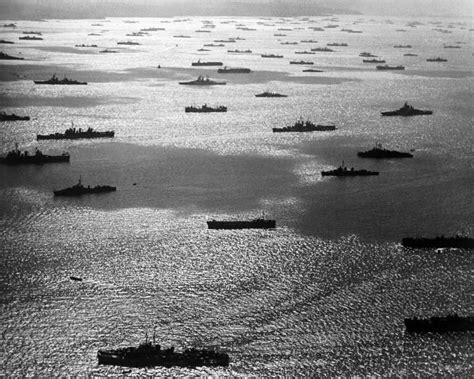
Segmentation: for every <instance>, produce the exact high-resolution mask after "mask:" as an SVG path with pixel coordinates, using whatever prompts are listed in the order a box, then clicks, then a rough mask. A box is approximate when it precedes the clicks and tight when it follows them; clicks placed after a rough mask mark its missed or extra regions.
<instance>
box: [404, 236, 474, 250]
mask: <svg viewBox="0 0 474 379" xmlns="http://www.w3.org/2000/svg"><path fill="white" fill-rule="evenodd" d="M402 245H403V246H405V247H412V248H434V249H438V248H446V247H452V248H459V249H473V248H474V239H473V238H469V237H462V236H456V237H445V236H437V237H434V238H411V237H407V238H403V239H402Z"/></svg>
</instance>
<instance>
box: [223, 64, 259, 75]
mask: <svg viewBox="0 0 474 379" xmlns="http://www.w3.org/2000/svg"><path fill="white" fill-rule="evenodd" d="M217 72H218V73H219V74H249V73H251V72H252V70H251V69H249V68H244V67H234V68H232V67H227V66H224V68H219V69H218V70H217Z"/></svg>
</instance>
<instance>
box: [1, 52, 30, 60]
mask: <svg viewBox="0 0 474 379" xmlns="http://www.w3.org/2000/svg"><path fill="white" fill-rule="evenodd" d="M23 59H25V58H20V57H14V56H11V55H8V54H6V53H4V52H3V51H0V60H16V61H22V60H23Z"/></svg>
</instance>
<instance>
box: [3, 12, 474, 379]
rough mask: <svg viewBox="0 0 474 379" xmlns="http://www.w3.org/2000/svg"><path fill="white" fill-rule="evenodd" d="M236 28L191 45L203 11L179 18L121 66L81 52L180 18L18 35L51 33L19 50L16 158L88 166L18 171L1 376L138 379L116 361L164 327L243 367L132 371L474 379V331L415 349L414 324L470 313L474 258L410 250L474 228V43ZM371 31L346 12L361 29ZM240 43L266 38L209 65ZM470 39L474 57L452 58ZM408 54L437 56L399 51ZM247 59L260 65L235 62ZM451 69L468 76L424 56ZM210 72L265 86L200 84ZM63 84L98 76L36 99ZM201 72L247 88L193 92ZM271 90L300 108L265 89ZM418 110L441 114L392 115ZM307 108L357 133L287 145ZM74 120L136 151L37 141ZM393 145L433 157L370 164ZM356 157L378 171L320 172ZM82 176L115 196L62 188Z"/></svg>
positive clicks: (9, 139)
mask: <svg viewBox="0 0 474 379" xmlns="http://www.w3.org/2000/svg"><path fill="white" fill-rule="evenodd" d="M223 20H225V19H216V20H215V24H216V25H217V27H216V29H215V30H214V31H213V32H212V36H207V35H205V36H204V35H199V36H198V35H197V34H201V33H197V34H196V36H194V35H193V38H191V39H190V40H189V41H184V40H179V41H177V40H176V39H174V38H173V37H172V36H173V35H177V34H186V33H190V34H192V31H194V30H195V29H197V28H198V27H199V25H200V24H201V23H200V20H199V19H191V20H190V21H188V22H187V23H176V24H170V25H169V24H166V25H167V30H166V31H165V32H164V33H163V32H162V34H153V35H152V36H149V37H142V38H143V40H140V41H141V42H142V45H140V46H139V47H136V48H135V47H132V48H127V49H119V53H117V54H113V56H112V55H107V56H104V55H102V54H98V53H97V51H95V50H93V49H92V50H88V51H86V53H84V51H82V50H81V53H80V54H76V50H78V49H73V48H72V46H74V45H75V44H80V43H98V44H99V45H100V47H101V48H105V47H108V48H115V43H116V41H118V40H123V39H126V38H125V37H124V35H125V33H126V32H130V31H136V30H135V29H134V30H129V29H127V28H136V29H137V30H138V29H139V28H142V27H151V26H156V25H159V24H160V21H161V20H159V19H141V20H139V24H126V23H123V21H122V20H121V19H111V22H110V23H107V25H106V24H104V25H106V26H104V27H103V29H108V30H109V31H107V32H104V33H103V35H102V36H99V37H91V36H87V34H88V33H90V32H92V31H95V29H97V28H96V27H92V26H90V24H91V23H93V22H92V21H91V20H82V21H55V20H51V21H48V22H47V23H35V22H32V21H22V22H19V23H18V26H19V27H18V29H17V31H11V30H2V31H1V34H2V38H3V39H7V40H8V39H10V40H17V37H18V35H19V34H18V33H19V31H18V30H20V29H21V30H23V29H24V30H41V31H43V34H44V35H45V40H44V41H40V42H41V45H39V44H38V43H37V42H34V41H33V42H29V43H25V42H22V43H21V44H20V43H18V44H15V45H11V46H10V45H9V46H8V48H5V52H7V53H9V54H10V53H11V54H12V55H14V54H19V53H20V52H21V54H22V55H24V56H25V57H28V58H30V60H25V61H22V62H14V63H11V62H8V61H3V62H2V63H1V64H2V70H1V74H0V78H1V80H2V82H1V84H0V86H1V87H0V88H1V91H0V92H1V93H0V100H1V104H2V109H5V110H6V111H8V112H15V113H17V114H21V115H23V114H25V115H30V116H31V117H32V120H31V121H29V122H16V123H13V122H8V123H2V128H1V129H0V141H1V145H0V147H1V151H2V153H3V154H4V153H6V152H7V151H9V150H11V149H12V148H13V146H14V143H15V142H17V143H19V145H20V147H21V148H24V149H30V151H32V150H33V149H34V147H39V148H40V149H41V150H43V151H44V152H46V153H58V152H61V151H63V150H66V151H69V152H70V154H71V163H70V164H54V165H45V166H35V167H32V166H31V167H28V166H25V167H8V166H3V165H2V167H0V249H1V260H2V275H1V278H0V286H1V293H2V297H1V300H2V312H1V316H0V317H1V321H2V337H3V346H4V352H3V357H2V360H3V365H2V371H1V374H2V375H4V376H14V377H24V376H65V375H120V374H121V373H122V370H123V369H122V368H118V367H106V366H104V367H102V366H101V367H99V366H98V365H97V358H96V353H97V350H98V349H100V348H106V347H117V346H127V345H135V344H137V343H139V342H140V341H142V340H143V339H144V336H145V333H146V332H148V334H149V335H151V334H152V333H153V330H154V329H155V328H156V333H157V338H158V340H159V341H160V343H161V345H162V346H171V345H174V346H176V347H177V348H185V347H189V346H198V347H216V348H218V349H221V350H223V351H226V352H228V353H229V355H230V357H231V365H230V367H229V368H225V369H215V368H212V369H211V368H200V369H197V370H183V369H160V368H155V369H133V370H132V372H131V374H132V375H142V376H146V375H149V376H152V375H158V376H165V375H166V376H183V375H215V376H217V375H235V376H281V375H288V376H321V377H323V376H349V375H355V376H384V377H385V376H443V377H444V376H453V377H470V376H472V373H473V372H472V371H473V370H472V361H473V357H472V351H473V350H472V335H470V334H467V335H464V334H461V335H459V334H458V335H446V336H433V335H427V336H410V335H407V334H405V333H404V326H403V319H404V318H405V317H413V316H430V315H434V314H448V313H453V312H457V313H458V314H460V315H468V314H472V312H473V309H474V304H473V302H472V274H473V258H472V255H471V254H470V253H469V252H466V251H458V250H443V251H433V250H427V251H420V250H410V249H404V248H402V247H401V246H400V245H399V241H400V239H401V238H402V237H404V236H408V235H427V236H434V235H437V234H443V233H444V234H446V235H448V234H449V235H452V234H456V233H471V234H472V231H473V222H472V220H473V219H474V218H473V216H474V207H473V205H472V204H473V203H472V188H473V184H474V171H473V159H472V158H473V151H472V142H473V133H472V131H473V123H472V120H473V108H472V104H473V103H472V97H473V96H472V95H473V87H472V83H473V82H472V36H471V34H472V33H470V32H469V31H468V30H467V29H465V27H464V26H463V25H462V24H459V25H457V26H456V27H455V28H453V29H452V33H451V34H440V33H437V32H435V31H433V30H432V28H433V26H432V25H431V24H429V22H430V21H432V20H428V19H426V20H422V21H423V22H424V25H422V26H418V27H417V28H414V29H410V30H409V31H408V32H407V33H403V36H402V34H400V33H397V32H396V29H398V28H400V27H403V26H404V25H405V24H406V23H407V22H408V21H410V20H409V19H397V20H395V22H396V23H395V24H394V25H388V24H386V23H385V20H384V19H377V20H375V21H368V20H366V22H365V23H364V24H363V25H357V29H363V31H364V33H363V34H361V35H351V34H346V33H343V32H341V31H340V30H339V29H336V30H329V29H328V30H327V31H326V32H324V34H321V33H320V34H316V33H314V32H312V31H309V30H308V29H307V28H306V27H307V26H314V25H316V24H317V23H322V22H323V21H322V20H321V19H319V18H314V20H315V21H316V23H311V25H309V24H308V25H307V24H306V23H305V22H303V21H301V24H300V26H301V27H304V28H305V29H303V30H297V29H294V30H293V31H291V32H288V37H286V38H285V39H284V40H288V41H299V40H301V39H308V38H315V39H318V40H320V43H319V44H316V45H315V46H310V45H308V46H303V44H300V45H299V46H291V45H290V46H287V45H285V46H282V45H280V42H279V41H276V37H273V33H274V32H275V31H276V29H277V27H278V26H277V25H279V26H280V27H281V25H280V24H275V26H274V27H270V26H268V27H261V26H257V25H258V24H256V23H257V22H258V20H257V19H245V20H238V21H241V22H244V23H246V24H248V25H249V26H256V27H257V28H259V30H258V31H257V32H247V33H246V34H245V35H243V34H242V33H243V32H242V31H236V30H235V28H234V26H233V25H232V24H231V25H229V24H220V22H221V21H223ZM274 21H275V22H276V21H277V20H276V19H275V20H274ZM353 21H354V20H353V19H352V18H351V17H350V16H346V17H341V19H340V25H341V28H342V27H344V26H348V27H350V25H352V22H353ZM451 21H452V20H443V22H446V23H448V22H451ZM461 21H463V20H461ZM464 21H465V20H464ZM238 32H239V33H238ZM157 33H158V32H157ZM202 34H207V33H202ZM239 34H240V35H243V36H244V37H246V38H247V39H246V40H242V41H239V42H238V43H237V44H232V45H231V44H229V45H228V46H226V47H225V48H220V49H213V51H211V52H209V53H205V55H203V54H199V53H197V52H196V50H197V49H198V48H200V47H201V46H202V44H204V43H209V42H210V41H212V40H213V39H221V38H227V37H229V36H237V35H239ZM455 41H461V42H465V43H463V44H461V46H462V48H461V49H443V47H442V46H443V44H453V43H454V42H455ZM330 42H347V43H348V44H349V46H348V47H347V48H337V51H336V52H335V53H332V54H319V55H314V56H313V55H308V57H306V56H305V60H306V58H308V59H309V60H313V61H314V62H315V66H317V67H318V68H322V69H323V70H324V71H325V72H324V73H322V74H312V73H308V74H306V73H302V72H301V69H302V67H294V65H291V66H290V65H289V64H288V60H290V59H291V60H293V59H295V57H296V58H297V59H300V57H301V56H293V55H292V54H293V53H294V51H299V50H305V49H309V48H310V47H316V46H324V45H325V44H326V43H330ZM404 43H411V44H412V45H413V46H414V49H413V50H414V51H415V52H416V53H418V54H419V57H414V58H409V57H403V53H405V52H406V51H398V49H393V45H395V44H404ZM176 44H178V46H176ZM234 45H236V46H234ZM227 48H229V49H235V48H238V49H246V48H251V49H252V50H254V54H252V55H249V56H235V55H229V54H227V53H226V50H227ZM362 51H372V52H374V53H376V54H379V55H381V56H384V57H385V58H387V60H388V61H389V63H393V64H402V63H403V64H405V65H406V66H407V70H406V72H403V73H391V72H383V73H382V72H377V71H375V70H374V68H373V67H367V65H364V64H363V63H362V62H361V59H362V58H360V57H358V54H359V53H360V52H362ZM268 52H273V53H283V54H284V55H285V59H284V60H283V61H282V60H274V61H273V60H270V62H268V61H267V60H262V59H261V58H260V55H259V54H260V53H268ZM438 55H442V56H446V57H448V58H449V59H448V62H447V63H445V64H443V65H442V66H441V65H439V64H438V65H435V66H433V65H432V64H429V63H428V62H426V58H429V57H432V56H438ZM199 58H201V59H202V60H224V61H225V63H226V64H228V65H229V66H239V67H249V68H252V69H253V70H254V71H255V72H254V73H252V74H251V75H250V76H245V77H241V76H238V75H232V76H218V75H217V74H215V71H214V70H209V69H208V70H197V69H196V70H192V69H191V68H190V65H191V62H192V61H196V60H197V59H199ZM409 59H411V60H409ZM5 62H7V63H5ZM157 64H161V66H162V67H163V68H162V69H160V70H158V69H156V66H157ZM54 72H56V73H57V74H58V75H59V76H60V77H61V76H62V75H63V74H67V75H68V77H72V78H73V79H77V80H87V81H89V84H88V85H87V86H78V87H76V86H65V87H63V88H57V87H56V86H54V87H53V86H34V85H33V83H32V80H33V79H46V78H48V77H49V76H51V75H52V73H54ZM203 72H204V73H208V74H209V75H210V76H211V77H213V78H218V79H221V80H227V81H228V84H227V85H226V86H219V88H217V87H216V88H187V87H184V86H179V85H178V84H177V82H178V81H179V80H182V79H191V78H195V77H196V76H197V75H198V74H199V73H203ZM315 75H318V76H315ZM268 89H269V90H274V91H278V92H283V93H286V94H288V95H289V97H288V98H284V99H259V98H255V97H254V94H256V93H259V92H263V91H265V90H268ZM404 101H408V102H409V103H412V104H413V105H415V106H416V107H417V108H421V109H433V110H434V114H433V115H432V116H425V117H414V118H407V119H400V118H387V119H386V118H383V119H382V118H381V117H380V113H379V112H380V111H383V110H390V109H397V108H399V107H400V106H401V105H402V104H403V102H404ZM201 103H208V104H211V105H215V104H223V105H226V106H228V108H229V111H228V112H227V113H225V114H185V113H184V110H183V108H184V106H186V105H191V104H197V105H200V104H201ZM300 116H302V117H304V118H309V119H311V120H313V121H315V122H317V123H326V122H334V123H335V124H336V126H337V127H338V130H336V131H335V132H331V133H320V134H315V133H312V134H297V135H291V134H288V135H273V134H272V133H271V128H272V127H281V126H284V125H288V124H292V123H293V122H294V121H295V120H296V118H298V117H300ZM71 121H73V122H74V124H75V125H76V126H77V127H83V128H86V127H89V126H92V127H94V128H96V129H99V130H115V132H116V138H114V139H113V140H102V141H87V140H84V141H82V140H81V141H41V142H36V140H35V135H36V134H37V133H41V134H43V133H52V132H56V131H63V130H64V129H65V128H67V127H69V125H70V122H71ZM375 142H381V143H383V144H384V145H385V146H387V147H390V148H397V149H400V150H404V151H407V150H411V149H413V150H414V155H415V158H414V159H408V160H397V161H377V162H375V161H372V160H364V159H360V158H357V155H356V153H357V152H358V151H362V150H368V149H370V148H371V147H372V146H373V145H374V144H375ZM342 160H344V161H345V163H346V164H347V165H348V166H349V167H351V166H354V167H356V168H365V169H369V170H377V171H380V175H379V176H378V177H367V178H346V179H342V180H339V178H324V179H322V177H321V176H320V171H321V170H327V169H330V168H335V167H337V166H338V165H339V164H340V163H341V161H342ZM79 177H81V178H82V182H83V183H84V184H90V185H96V184H109V185H114V186H117V192H115V193H110V194H106V195H101V196H85V197H82V198H78V199H62V198H54V197H53V196H52V191H53V190H54V189H60V188H64V187H68V186H71V185H73V184H75V183H76V182H77V180H78V179H79ZM134 183H135V185H134ZM262 212H265V213H266V214H267V215H269V217H272V218H275V219H276V220H277V226H278V228H277V229H276V230H271V231H263V230H252V231H209V230H207V229H206V219H208V218H219V219H221V218H251V217H255V216H260V215H261V214H262ZM71 275H72V276H77V277H81V278H83V279H84V280H83V282H73V281H71V280H70V279H69V277H70V276H71Z"/></svg>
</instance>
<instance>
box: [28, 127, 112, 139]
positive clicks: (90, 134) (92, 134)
mask: <svg viewBox="0 0 474 379" xmlns="http://www.w3.org/2000/svg"><path fill="white" fill-rule="evenodd" d="M114 135H115V132H114V131H106V132H98V131H96V130H94V129H92V128H87V129H86V130H82V128H77V129H76V128H75V127H74V126H72V127H70V128H69V129H66V131H65V132H64V133H53V134H37V135H36V139H37V140H38V141H39V140H50V139H81V138H89V139H90V138H112V137H114Z"/></svg>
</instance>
